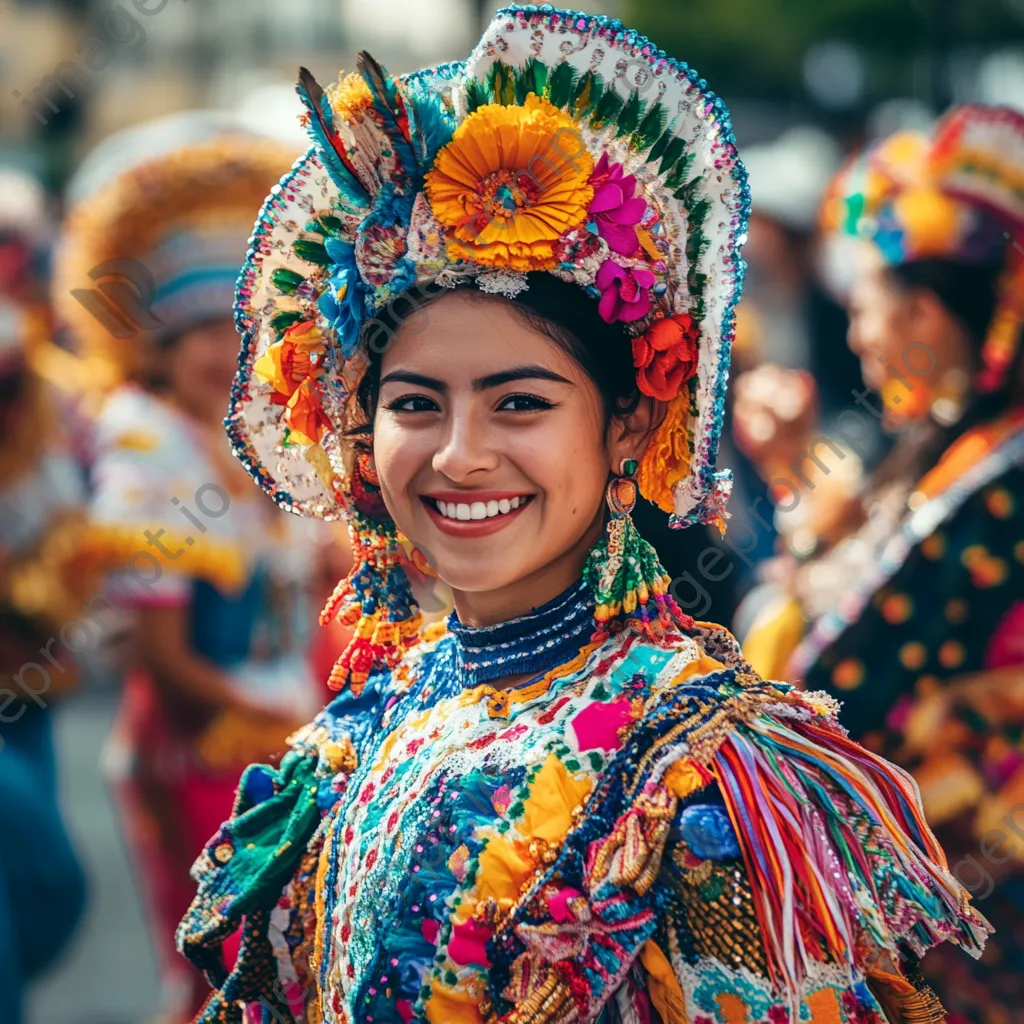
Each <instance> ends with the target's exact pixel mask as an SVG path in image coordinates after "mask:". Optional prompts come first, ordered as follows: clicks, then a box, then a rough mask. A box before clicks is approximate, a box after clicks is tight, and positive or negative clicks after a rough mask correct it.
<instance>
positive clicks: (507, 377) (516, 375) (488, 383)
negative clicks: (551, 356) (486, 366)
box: [473, 366, 572, 391]
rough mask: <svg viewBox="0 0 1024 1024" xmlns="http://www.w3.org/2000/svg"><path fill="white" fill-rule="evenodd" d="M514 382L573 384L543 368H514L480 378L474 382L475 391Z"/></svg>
mask: <svg viewBox="0 0 1024 1024" xmlns="http://www.w3.org/2000/svg"><path fill="white" fill-rule="evenodd" d="M514 380H550V381H554V382H555V383H556V384H572V381H571V380H569V379H568V378H566V377H563V376H562V375H561V374H560V373H555V371H554V370H546V369H545V368H544V367H543V366H513V367H512V368H511V369H509V370H502V371H501V372H500V373H490V374H488V375H487V376H486V377H478V378H477V379H476V380H475V381H473V390H474V391H486V390H487V389H488V388H496V387H500V386H501V385H502V384H509V383H511V382H512V381H514Z"/></svg>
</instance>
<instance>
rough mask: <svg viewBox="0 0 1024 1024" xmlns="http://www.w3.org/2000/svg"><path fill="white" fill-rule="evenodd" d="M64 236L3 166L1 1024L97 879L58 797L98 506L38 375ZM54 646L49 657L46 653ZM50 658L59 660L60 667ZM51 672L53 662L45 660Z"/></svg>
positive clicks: (60, 942)
mask: <svg viewBox="0 0 1024 1024" xmlns="http://www.w3.org/2000/svg"><path fill="white" fill-rule="evenodd" d="M51 237H52V229H51V228H50V226H49V224H48V220H47V215H46V207H45V196H44V193H43V191H42V189H41V188H40V186H39V185H38V184H37V183H36V182H35V181H34V180H33V179H31V178H28V177H26V176H24V175H22V174H20V173H18V172H14V171H9V170H0V676H2V679H3V683H2V688H0V1020H2V1021H3V1022H4V1024H18V1022H19V1021H20V1020H21V1019H22V995H23V992H24V988H25V985H26V984H27V983H28V982H30V981H32V979H33V978H35V977H36V976H38V974H39V973H40V972H41V971H43V970H44V969H45V968H46V967H47V966H49V965H50V964H51V963H52V962H53V961H54V960H55V959H56V957H57V956H58V955H59V954H60V953H61V952H62V951H63V949H64V948H65V946H66V944H67V942H68V940H69V938H70V937H71V935H72V934H73V933H74V931H75V929H76V927H77V925H78V923H79V921H80V919H81V916H82V911H83V908H84V905H85V892H86V887H85V879H84V876H83V873H82V869H81V867H80V866H79V862H78V859H77V857H76V856H75V852H74V850H73V848H72V845H71V842H70V840H69V838H68V835H67V832H66V831H65V827H64V823H63V821H62V817H61V812H60V807H59V805H58V799H57V785H56V767H55V760H54V750H53V737H52V717H51V716H52V710H53V708H52V705H53V703H54V701H56V700H59V698H60V697H61V696H62V695H63V694H64V693H66V692H67V691H68V690H69V689H70V688H71V687H73V686H74V683H75V680H76V667H75V665H74V663H73V661H72V659H71V658H70V657H69V655H68V654H67V651H66V650H64V649H63V648H62V647H60V646H59V645H55V643H54V641H53V639H51V638H53V637H56V636H57V635H58V634H59V633H60V630H61V628H62V626H63V625H64V624H65V623H66V622H68V621H70V620H71V619H73V618H75V617H76V616H77V615H78V614H79V613H80V609H81V602H82V599H83V597H84V592H80V591H79V589H78V588H77V587H76V585H75V580H76V573H75V555H76V552H77V545H78V543H79V541H80V539H81V527H82V506H83V503H84V497H85V488H84V480H83V479H82V477H81V473H80V469H79V467H78V466H77V465H76V463H75V461H74V459H73V458H72V457H71V456H70V454H69V452H68V447H67V445H66V443H65V441H66V439H65V438H64V437H63V436H62V433H61V416H60V415H59V413H58V405H57V403H56V400H55V396H54V395H53V394H52V393H51V391H50V389H49V387H48V385H47V383H46V382H45V380H44V379H43V377H42V376H41V374H40V373H39V372H38V371H37V368H36V365H35V363H36V359H37V357H38V356H39V354H40V352H41V351H42V350H43V349H44V348H45V347H46V346H48V345H49V344H50V329H51V317H50V315H49V307H48V304H47V296H46V262H47V251H46V250H47V247H48V244H49V242H50V241H51ZM46 651H48V652H49V653H48V654H44V653H41V652H46ZM48 658H49V659H50V660H48ZM40 662H41V663H42V665H40V664H39V663H40Z"/></svg>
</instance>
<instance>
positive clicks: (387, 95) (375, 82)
mask: <svg viewBox="0 0 1024 1024" xmlns="http://www.w3.org/2000/svg"><path fill="white" fill-rule="evenodd" d="M356 69H357V70H358V72H359V73H360V74H361V75H362V76H363V81H365V82H366V84H367V86H368V87H369V89H370V93H371V94H372V96H373V104H374V107H375V108H376V109H377V111H378V112H379V113H380V114H381V117H382V119H383V130H384V133H385V134H386V135H387V137H388V140H389V141H390V143H391V148H392V150H393V151H394V154H395V162H396V168H395V175H394V176H393V177H392V180H393V181H394V183H395V184H396V185H399V184H401V182H402V178H403V177H406V178H411V177H413V176H414V175H415V174H416V169H417V167H418V162H417V160H416V154H415V152H414V151H413V146H412V133H411V128H410V123H409V112H408V110H407V109H406V105H405V99H404V98H403V96H402V94H401V93H400V92H399V90H398V86H397V85H396V84H395V80H394V79H393V78H392V77H391V75H389V74H388V72H387V71H386V70H385V69H384V68H383V67H381V65H380V64H378V63H377V61H376V60H375V59H374V58H373V56H372V55H371V54H369V53H367V52H366V50H360V51H359V55H358V56H357V57H356Z"/></svg>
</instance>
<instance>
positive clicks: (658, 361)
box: [633, 313, 699, 402]
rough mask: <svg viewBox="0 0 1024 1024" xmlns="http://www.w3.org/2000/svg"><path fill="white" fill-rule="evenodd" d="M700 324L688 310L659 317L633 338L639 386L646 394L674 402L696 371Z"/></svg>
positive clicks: (634, 363) (663, 400) (660, 399)
mask: <svg viewBox="0 0 1024 1024" xmlns="http://www.w3.org/2000/svg"><path fill="white" fill-rule="evenodd" d="M698 333H699V331H698V328H697V325H696V324H695V323H694V322H693V319H692V318H691V317H690V315H689V314H688V313H680V314H679V315H678V316H671V317H665V318H664V319H662V320H656V321H655V322H654V323H653V324H651V326H650V327H648V328H647V330H646V331H645V332H644V333H643V334H642V335H640V337H638V338H634V339H633V365H634V366H635V367H636V368H637V385H638V386H639V388H640V390H641V391H642V392H643V393H644V394H645V395H650V397H651V398H656V399H658V400H659V401H661V402H671V401H672V399H673V398H675V397H676V395H678V394H679V390H680V388H682V386H683V384H685V383H686V381H688V380H689V379H690V378H691V377H692V376H693V375H694V373H696V371H697V335H698Z"/></svg>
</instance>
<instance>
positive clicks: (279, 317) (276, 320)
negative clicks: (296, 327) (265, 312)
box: [270, 313, 302, 334]
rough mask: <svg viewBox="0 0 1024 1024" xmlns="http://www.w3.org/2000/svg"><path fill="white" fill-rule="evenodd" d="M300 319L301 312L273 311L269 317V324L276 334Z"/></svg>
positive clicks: (281, 332)
mask: <svg viewBox="0 0 1024 1024" xmlns="http://www.w3.org/2000/svg"><path fill="white" fill-rule="evenodd" d="M301 319H302V314H301V313H275V314H274V315H273V316H272V317H271V318H270V326H271V327H272V328H273V329H274V330H275V331H276V332H277V333H278V334H284V332H285V331H287V330H288V328H289V327H291V325H292V324H297V323H298V322H299V321H300V320H301Z"/></svg>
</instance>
